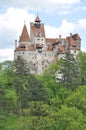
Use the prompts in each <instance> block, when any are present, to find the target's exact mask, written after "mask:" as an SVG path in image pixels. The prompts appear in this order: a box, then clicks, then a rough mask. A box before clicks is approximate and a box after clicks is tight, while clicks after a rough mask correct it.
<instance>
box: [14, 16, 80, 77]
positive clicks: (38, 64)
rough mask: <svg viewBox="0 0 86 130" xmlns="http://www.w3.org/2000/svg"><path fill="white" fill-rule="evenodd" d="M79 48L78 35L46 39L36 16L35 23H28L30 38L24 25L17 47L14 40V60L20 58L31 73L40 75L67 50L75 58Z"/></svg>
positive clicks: (43, 29)
mask: <svg viewBox="0 0 86 130" xmlns="http://www.w3.org/2000/svg"><path fill="white" fill-rule="evenodd" d="M51 31H52V30H51ZM80 48H81V38H80V36H79V35H78V34H72V33H70V35H69V36H67V37H66V38H62V37H61V35H59V37H58V38H46V35H45V28H44V24H43V23H41V20H40V18H39V16H38V15H37V16H36V19H35V21H34V22H31V23H30V36H29V33H28V31H27V27H26V24H24V27H23V30H22V33H21V36H20V38H19V44H18V45H17V40H15V50H14V60H16V59H17V57H18V56H22V58H23V59H24V60H26V62H27V65H28V67H29V68H30V71H31V73H34V74H39V75H40V74H42V73H43V72H44V70H45V69H47V68H48V67H49V65H50V64H52V63H56V61H57V60H58V59H60V58H61V57H64V56H65V54H66V51H67V50H68V49H70V52H71V54H73V55H74V56H76V55H77V54H78V53H79V51H80Z"/></svg>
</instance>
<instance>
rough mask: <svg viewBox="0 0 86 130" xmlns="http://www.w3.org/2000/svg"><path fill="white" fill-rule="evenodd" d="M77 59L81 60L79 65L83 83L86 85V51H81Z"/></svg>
mask: <svg viewBox="0 0 86 130" xmlns="http://www.w3.org/2000/svg"><path fill="white" fill-rule="evenodd" d="M77 59H78V61H79V63H78V66H79V67H80V70H81V81H82V82H81V83H82V85H86V53H85V52H80V54H79V55H78V56H77Z"/></svg>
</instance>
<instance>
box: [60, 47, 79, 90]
mask: <svg viewBox="0 0 86 130" xmlns="http://www.w3.org/2000/svg"><path fill="white" fill-rule="evenodd" d="M59 73H60V74H61V78H60V79H58V82H59V83H60V84H61V85H63V86H64V87H67V88H71V89H72V90H74V89H75V88H76V87H77V86H79V85H80V84H81V72H80V68H79V66H78V61H77V60H76V58H74V56H73V55H72V54H71V53H70V51H69V50H68V51H67V52H66V56H65V57H64V58H63V59H61V62H60V64H59Z"/></svg>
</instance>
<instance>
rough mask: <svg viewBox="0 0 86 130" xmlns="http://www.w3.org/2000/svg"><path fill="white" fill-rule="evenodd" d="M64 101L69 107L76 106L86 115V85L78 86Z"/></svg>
mask: <svg viewBox="0 0 86 130" xmlns="http://www.w3.org/2000/svg"><path fill="white" fill-rule="evenodd" d="M65 103H66V104H67V106H69V107H70V106H71V107H76V108H77V109H79V110H81V111H82V113H83V114H84V115H86V86H80V87H79V88H78V89H77V90H76V92H75V93H72V94H71V95H70V96H69V97H68V98H67V99H66V101H65Z"/></svg>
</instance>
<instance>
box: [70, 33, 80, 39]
mask: <svg viewBox="0 0 86 130" xmlns="http://www.w3.org/2000/svg"><path fill="white" fill-rule="evenodd" d="M72 38H73V39H74V40H81V38H80V36H79V35H78V34H74V35H72Z"/></svg>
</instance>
